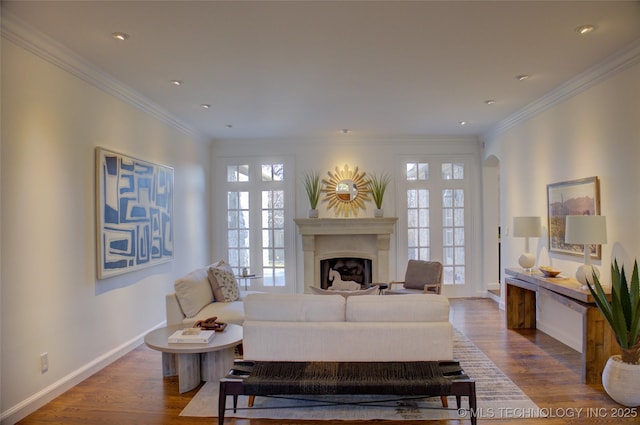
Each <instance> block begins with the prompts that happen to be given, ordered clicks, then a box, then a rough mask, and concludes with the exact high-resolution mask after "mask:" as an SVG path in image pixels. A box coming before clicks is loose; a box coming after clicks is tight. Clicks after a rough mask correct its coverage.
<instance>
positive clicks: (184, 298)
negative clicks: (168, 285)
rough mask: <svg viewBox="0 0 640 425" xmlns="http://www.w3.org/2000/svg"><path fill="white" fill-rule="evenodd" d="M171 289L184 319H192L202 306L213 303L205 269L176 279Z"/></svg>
mask: <svg viewBox="0 0 640 425" xmlns="http://www.w3.org/2000/svg"><path fill="white" fill-rule="evenodd" d="M173 287H174V289H175V291H176V297H177V298H178V303H179V304H180V308H182V312H183V313H184V315H185V316H186V317H194V316H195V315H196V314H198V312H199V311H200V310H202V308H203V307H204V306H206V305H207V304H210V303H211V302H212V301H213V292H212V291H211V285H210V284H209V279H208V277H207V270H206V269H198V270H194V271H192V272H191V273H189V274H187V275H185V276H183V277H181V278H179V279H177V280H176V281H175V282H174V284H173Z"/></svg>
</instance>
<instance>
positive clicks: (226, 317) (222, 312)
mask: <svg viewBox="0 0 640 425" xmlns="http://www.w3.org/2000/svg"><path fill="white" fill-rule="evenodd" d="M209 317H217V318H218V321H220V322H224V323H231V324H234V325H242V324H243V323H244V303H243V302H242V301H233V302H230V303H225V302H216V303H210V304H209V305H207V306H205V307H204V308H203V309H202V310H200V312H199V313H198V314H196V316H195V317H193V318H191V319H186V318H185V319H184V320H183V321H182V323H183V325H184V326H193V324H194V323H195V322H196V321H198V320H204V319H208V318H209Z"/></svg>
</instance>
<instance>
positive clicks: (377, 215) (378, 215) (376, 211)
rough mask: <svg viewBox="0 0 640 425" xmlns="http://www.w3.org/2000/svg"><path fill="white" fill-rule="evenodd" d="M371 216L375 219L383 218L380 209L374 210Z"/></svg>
mask: <svg viewBox="0 0 640 425" xmlns="http://www.w3.org/2000/svg"><path fill="white" fill-rule="evenodd" d="M373 216H374V217H376V218H380V217H384V210H383V209H382V208H376V209H375V210H373Z"/></svg>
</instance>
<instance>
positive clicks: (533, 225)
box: [513, 217, 541, 238]
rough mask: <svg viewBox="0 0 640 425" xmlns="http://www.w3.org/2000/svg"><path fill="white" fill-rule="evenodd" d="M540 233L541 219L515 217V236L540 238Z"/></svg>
mask: <svg viewBox="0 0 640 425" xmlns="http://www.w3.org/2000/svg"><path fill="white" fill-rule="evenodd" d="M540 233H541V224H540V217H513V236H515V237H518V238H523V237H538V236H540Z"/></svg>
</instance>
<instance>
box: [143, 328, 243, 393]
mask: <svg viewBox="0 0 640 425" xmlns="http://www.w3.org/2000/svg"><path fill="white" fill-rule="evenodd" d="M184 328H185V326H184V325H174V326H167V327H164V328H158V329H156V330H154V331H151V332H149V333H148V334H147V335H146V336H145V337H144V343H145V344H146V345H147V346H148V347H149V348H152V349H154V350H158V351H160V352H162V375H163V376H176V375H178V386H179V389H180V392H181V393H184V392H187V391H190V390H192V389H194V388H195V387H197V386H198V385H199V384H200V382H201V381H219V380H220V378H223V377H224V376H226V375H227V373H228V372H229V370H230V369H231V367H232V366H233V361H234V358H235V350H234V348H235V347H236V346H237V345H240V344H241V343H242V326H240V325H233V324H228V325H227V327H226V329H225V330H224V331H223V332H216V335H215V336H214V337H213V339H212V340H211V342H209V343H207V344H182V343H181V344H173V343H172V344H170V343H169V342H168V340H169V336H170V335H171V334H173V333H174V332H175V331H177V330H180V329H184Z"/></svg>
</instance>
